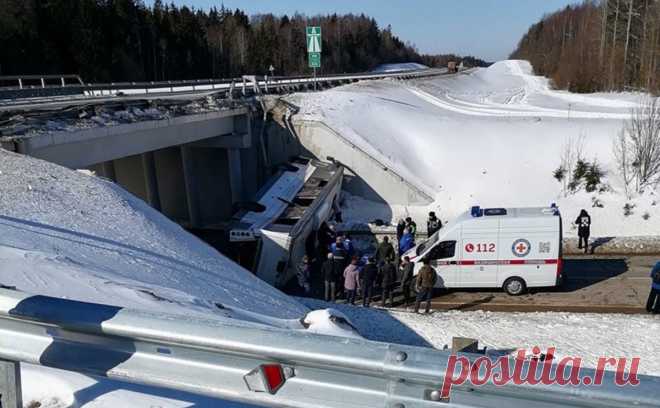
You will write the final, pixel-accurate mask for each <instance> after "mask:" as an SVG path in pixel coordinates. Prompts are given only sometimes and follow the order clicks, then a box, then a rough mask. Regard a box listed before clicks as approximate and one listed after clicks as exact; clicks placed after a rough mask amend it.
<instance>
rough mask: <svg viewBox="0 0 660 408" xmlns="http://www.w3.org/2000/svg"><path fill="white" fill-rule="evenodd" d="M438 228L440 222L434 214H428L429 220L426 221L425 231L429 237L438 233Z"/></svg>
mask: <svg viewBox="0 0 660 408" xmlns="http://www.w3.org/2000/svg"><path fill="white" fill-rule="evenodd" d="M440 228H442V221H440V219H439V218H438V217H436V215H435V212H433V211H431V212H430V213H429V219H428V220H427V221H426V231H427V233H428V235H429V237H430V236H431V235H433V234H435V233H436V232H438V231H440Z"/></svg>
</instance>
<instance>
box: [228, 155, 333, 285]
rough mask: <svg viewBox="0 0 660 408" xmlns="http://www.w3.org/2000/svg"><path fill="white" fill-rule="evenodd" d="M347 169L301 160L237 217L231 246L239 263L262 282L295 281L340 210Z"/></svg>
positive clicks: (293, 161) (230, 233)
mask: <svg viewBox="0 0 660 408" xmlns="http://www.w3.org/2000/svg"><path fill="white" fill-rule="evenodd" d="M343 174H344V168H343V166H341V165H340V164H338V163H335V162H332V163H326V162H321V161H317V160H311V159H305V158H296V159H294V160H292V161H291V162H290V163H289V164H288V165H286V166H283V168H282V169H281V170H280V171H279V172H278V173H277V174H276V175H275V176H274V177H273V178H271V180H270V181H269V182H268V183H267V184H266V185H265V186H264V187H263V188H262V189H261V190H260V191H259V193H258V194H257V197H258V202H253V203H245V204H244V205H243V206H242V207H243V208H242V209H241V210H240V211H239V212H238V213H237V214H236V215H235V216H234V221H233V222H232V225H231V228H230V232H229V241H230V245H231V248H232V252H233V254H234V258H235V259H236V260H237V261H238V262H239V263H240V264H241V265H242V266H244V267H246V268H247V269H250V270H251V271H252V272H254V273H255V274H256V275H257V276H258V277H260V278H261V279H262V280H264V281H266V282H268V283H270V284H271V285H273V286H276V287H283V286H285V285H286V284H287V282H288V281H289V280H290V279H291V278H292V277H293V276H295V273H296V268H297V267H298V265H299V264H300V262H301V261H302V258H303V256H304V255H305V253H307V252H310V251H311V249H312V248H314V247H315V245H316V233H315V232H316V230H317V229H318V227H319V226H320V225H321V223H322V222H324V221H327V220H328V219H329V218H330V217H332V216H333V214H334V212H335V211H336V210H337V209H338V208H339V198H340V197H339V195H340V193H341V186H342V178H343Z"/></svg>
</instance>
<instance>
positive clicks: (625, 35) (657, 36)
mask: <svg viewBox="0 0 660 408" xmlns="http://www.w3.org/2000/svg"><path fill="white" fill-rule="evenodd" d="M511 58H516V59H526V60H529V61H530V62H531V63H532V65H533V67H534V71H535V72H536V73H537V74H540V75H545V76H547V77H549V78H551V79H552V80H553V82H554V84H555V86H557V87H558V88H562V89H569V90H571V91H576V92H594V91H616V90H648V91H651V92H654V93H658V92H659V91H660V0H599V1H596V0H588V1H585V2H584V3H582V4H579V5H575V6H568V7H566V8H565V9H563V10H561V11H558V12H556V13H553V14H550V15H548V16H545V17H544V18H543V19H542V20H541V21H540V22H538V23H537V24H534V25H532V27H531V28H530V29H529V31H528V32H527V34H525V36H524V37H523V38H522V40H521V41H520V43H519V45H518V48H517V49H516V51H514V53H513V54H512V55H511Z"/></svg>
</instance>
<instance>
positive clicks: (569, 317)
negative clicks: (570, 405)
mask: <svg viewBox="0 0 660 408" xmlns="http://www.w3.org/2000/svg"><path fill="white" fill-rule="evenodd" d="M302 301H303V302H304V303H306V304H307V305H308V306H310V307H312V308H323V307H328V304H326V303H325V302H322V301H318V300H311V299H303V300H302ZM332 307H334V308H337V309H338V310H339V311H341V312H342V313H344V314H345V315H346V316H348V318H349V319H351V322H353V324H355V326H356V327H357V329H358V330H359V331H360V332H361V333H365V337H367V338H368V339H370V340H375V341H389V342H397V343H401V344H407V345H411V346H427V347H435V348H437V349H445V348H449V347H451V343H452V338H453V337H468V338H474V339H478V340H479V346H480V347H484V346H486V347H487V348H488V350H490V351H489V352H490V353H494V354H498V353H499V354H514V353H515V352H516V350H518V349H525V350H527V351H529V350H531V349H532V347H534V346H539V347H541V349H542V350H545V349H547V348H548V347H556V349H557V352H556V354H555V355H556V356H557V357H560V358H561V357H565V356H571V357H581V358H583V360H584V362H585V365H586V366H589V367H595V366H596V364H597V361H598V358H599V357H602V356H607V357H626V358H628V359H630V358H633V357H640V358H641V362H640V367H639V372H640V374H648V375H656V376H657V375H660V350H658V347H657V342H656V340H655V336H656V333H659V332H660V320H659V319H657V318H655V317H654V316H649V315H620V314H579V313H549V312H543V313H502V312H484V311H474V312H460V311H453V312H434V313H433V314H432V315H430V316H429V315H424V314H419V315H417V314H414V313H411V312H409V311H402V310H384V309H378V308H361V307H352V306H347V305H332ZM622 333H625V335H622ZM628 361H630V360H628ZM628 364H630V362H628ZM629 366H630V365H629ZM629 366H628V367H629Z"/></svg>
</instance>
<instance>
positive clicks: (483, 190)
mask: <svg viewBox="0 0 660 408" xmlns="http://www.w3.org/2000/svg"><path fill="white" fill-rule="evenodd" d="M641 97H642V95H638V94H629V93H623V94H593V95H575V94H571V93H568V92H564V91H554V90H551V89H550V88H549V86H548V81H547V80H546V79H545V78H541V77H536V76H534V75H532V74H531V67H530V65H529V63H527V62H525V61H502V62H498V63H496V64H493V65H492V66H491V67H489V68H480V69H476V70H473V71H470V72H469V73H467V74H461V75H451V76H440V77H433V78H425V79H417V80H412V81H406V82H399V81H393V80H380V81H368V82H360V83H357V84H352V85H348V86H344V87H340V88H335V89H332V90H328V91H325V92H319V93H307V94H296V95H293V96H291V97H289V99H290V101H291V102H292V103H294V104H297V105H299V106H300V108H301V110H300V113H299V114H298V117H299V118H301V119H306V120H320V121H324V122H325V123H326V124H327V125H329V126H330V127H332V128H333V129H334V130H336V131H337V132H339V133H341V135H342V136H343V137H345V138H347V139H348V140H350V141H351V142H352V143H354V144H355V145H357V146H358V147H360V148H361V149H362V150H364V151H366V152H368V153H369V154H370V155H373V156H374V157H376V158H377V160H379V161H381V162H383V163H386V164H387V165H389V166H390V167H391V168H393V169H395V170H396V172H397V173H398V174H400V175H402V176H403V177H404V178H406V179H407V180H408V181H409V182H411V183H413V184H415V185H416V186H418V187H419V188H420V189H422V190H424V191H427V192H431V193H432V194H433V195H434V197H435V199H436V201H435V203H433V204H432V205H431V206H430V208H427V209H423V210H421V211H420V210H418V209H406V208H392V209H391V211H390V212H391V216H392V217H393V218H398V217H400V216H405V215H406V213H410V214H411V215H412V216H413V217H415V216H416V214H418V213H421V214H424V213H425V212H426V210H433V211H436V212H437V213H439V214H440V216H441V218H442V219H444V220H446V219H449V218H452V217H454V216H456V215H458V214H459V213H461V212H463V211H465V210H466V209H467V208H468V207H470V206H472V205H477V204H478V205H481V206H483V207H488V206H496V207H501V206H515V207H519V206H539V205H549V204H550V203H552V202H556V203H557V204H558V205H559V206H560V208H561V210H562V213H563V214H564V219H565V231H566V232H567V234H570V233H571V231H570V230H569V229H568V228H567V227H568V223H569V222H570V221H572V220H571V218H574V217H576V216H577V213H578V212H579V210H580V209H581V208H586V209H587V210H588V211H590V212H591V214H592V218H593V228H592V235H594V236H640V235H641V236H643V235H656V234H657V233H658V230H660V215H658V214H657V213H658V203H657V202H658V192H657V191H651V190H647V191H646V192H645V194H643V195H640V196H638V197H635V198H633V199H632V200H630V205H631V206H634V208H633V210H632V212H631V213H629V214H628V215H627V216H624V209H623V207H624V205H625V204H626V203H628V202H629V201H628V200H627V199H626V197H625V195H624V194H623V184H622V182H621V180H620V177H619V176H618V173H617V171H616V166H615V163H614V156H613V148H612V147H613V139H614V137H615V136H616V135H617V133H618V132H619V131H620V129H621V128H622V126H623V124H624V121H625V120H626V119H627V118H628V117H629V116H630V110H631V109H632V108H634V107H635V106H636V105H637V104H638V103H639V101H640V100H641ZM569 143H573V144H579V145H581V146H582V151H583V157H584V159H585V160H587V161H590V162H591V161H593V160H596V161H597V162H598V163H599V165H600V166H601V168H602V169H603V170H605V172H606V180H605V181H606V182H607V184H609V186H610V187H611V191H609V192H605V193H587V192H586V191H585V190H584V189H581V190H580V191H578V192H576V193H574V194H566V193H565V191H564V188H563V185H562V183H560V182H558V181H557V180H556V179H555V178H554V177H553V172H554V171H555V170H556V169H557V168H558V167H559V166H560V164H561V156H562V152H563V151H564V150H565V146H566V145H568V144H569ZM337 159H338V160H340V161H341V160H342V158H341V157H337ZM601 206H602V207H601ZM353 207H358V205H353ZM345 215H346V216H347V217H350V216H351V214H350V212H346V214H345ZM358 215H359V214H358ZM364 221H370V219H366V220H364ZM417 221H418V223H420V222H423V221H424V218H423V217H422V218H421V219H420V218H419V217H418V219H417Z"/></svg>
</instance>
